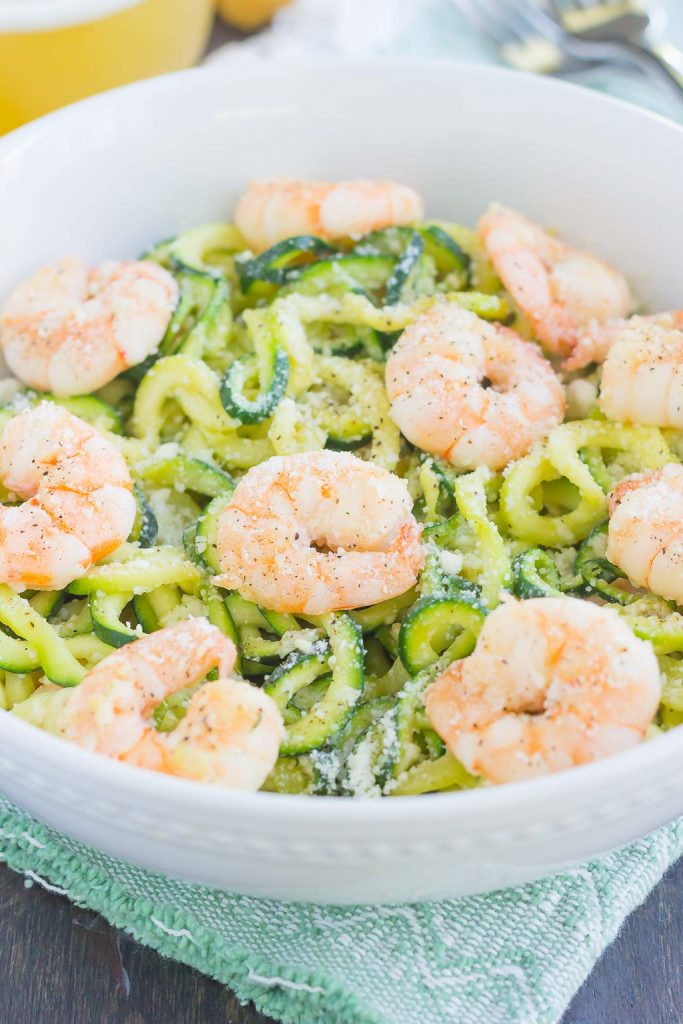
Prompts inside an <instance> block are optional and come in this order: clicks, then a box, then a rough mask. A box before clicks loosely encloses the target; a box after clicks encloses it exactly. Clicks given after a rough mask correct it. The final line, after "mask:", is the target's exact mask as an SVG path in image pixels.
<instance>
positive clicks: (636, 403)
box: [599, 317, 683, 427]
mask: <svg viewBox="0 0 683 1024" xmlns="http://www.w3.org/2000/svg"><path fill="white" fill-rule="evenodd" d="M599 401H600V408H601V409H602V411H603V412H604V413H605V415H606V416H609V418H610V419H612V420H626V421H629V422H631V423H644V424H650V425H652V426H657V427H683V330H680V329H678V328H677V327H669V326H666V325H665V324H664V323H662V321H660V320H659V319H655V320H650V319H645V318H643V317H633V318H632V319H631V320H628V321H626V322H625V324H624V326H623V327H622V329H621V330H620V333H619V337H618V339H617V340H616V341H615V342H614V344H613V345H612V347H611V348H610V349H609V351H608V353H607V356H606V359H605V362H604V364H603V367H602V379H601V381H600V400H599Z"/></svg>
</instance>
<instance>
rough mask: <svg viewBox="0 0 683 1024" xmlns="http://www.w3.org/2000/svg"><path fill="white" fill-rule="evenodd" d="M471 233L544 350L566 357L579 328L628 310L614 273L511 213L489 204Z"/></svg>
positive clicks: (629, 301)
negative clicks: (478, 238)
mask: <svg viewBox="0 0 683 1024" xmlns="http://www.w3.org/2000/svg"><path fill="white" fill-rule="evenodd" d="M477 230H478V233H479V237H480V238H481V241H482V243H483V245H484V248H485V249H486V251H487V253H488V255H489V257H490V258H491V261H492V263H493V265H494V267H495V269H496V272H497V273H498V275H499V276H500V278H501V280H502V281H503V284H504V285H505V287H506V288H507V290H508V291H509V292H510V294H511V295H512V297H513V298H514V300H515V302H516V303H517V305H518V306H519V308H520V309H521V310H522V312H523V313H525V314H526V316H527V317H528V319H529V321H530V323H531V326H532V328H533V330H534V332H535V334H536V337H537V338H538V339H539V341H541V342H542V343H543V345H544V346H545V347H546V348H547V349H548V351H550V352H552V353H555V354H557V355H568V354H569V353H570V352H571V350H572V349H573V348H574V346H575V345H576V343H577V340H578V337H579V333H580V331H581V330H582V329H583V328H586V327H592V326H593V325H594V324H602V323H605V322H606V321H607V320H611V319H614V318H618V317H624V316H626V314H627V313H628V312H629V310H630V308H631V305H632V299H631V293H630V290H629V287H628V284H627V282H626V280H625V279H624V278H623V277H622V275H621V274H620V273H618V272H617V271H616V270H613V269H612V267H610V266H608V265H607V264H606V263H603V261H602V260H600V259H598V258H597V256H593V255H591V254H590V253H586V252H580V251H579V250H577V249H571V248H570V247H569V246H568V245H565V244H564V242H560V241H559V240H558V239H556V238H553V237H552V236H551V235H549V234H547V233H546V232H545V231H543V229H542V228H540V227H538V226H537V225H536V224H533V223H532V222H531V221H529V220H527V219H526V217H523V216H522V215H521V214H519V213H515V211H514V210H509V209H507V208H506V207H504V206H499V205H498V204H497V203H496V204H494V205H493V206H491V207H489V209H488V210H487V211H486V213H485V214H484V216H483V217H482V218H481V220H480V221H479V225H478V228H477Z"/></svg>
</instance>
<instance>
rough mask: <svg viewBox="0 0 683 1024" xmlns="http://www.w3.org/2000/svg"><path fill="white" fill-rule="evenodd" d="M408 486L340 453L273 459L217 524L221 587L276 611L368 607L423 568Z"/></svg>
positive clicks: (401, 588)
mask: <svg viewBox="0 0 683 1024" xmlns="http://www.w3.org/2000/svg"><path fill="white" fill-rule="evenodd" d="M411 508H412V501H411V498H410V495H409V493H408V487H407V485H406V483H405V482H404V481H403V480H401V479H399V477H397V476H394V475H393V473H389V472H388V471H387V470H385V469H381V468H380V467H379V466H375V465H373V464H372V463H368V462H363V460H362V459H359V458H356V456H354V455H349V454H346V453H344V452H331V451H319V452H310V453H307V454H304V455H289V456H276V457H274V458H271V459H268V460H267V461H266V462H263V463H261V465H259V466H255V467H254V468H253V469H250V470H249V472H248V473H246V474H245V476H244V477H243V478H242V480H240V482H239V484H238V485H237V488H236V489H235V492H234V494H233V496H232V498H231V500H230V503H229V505H228V506H227V508H226V509H225V511H224V512H223V513H222V515H221V517H220V520H219V523H218V556H219V560H220V565H221V569H222V574H221V575H220V576H218V577H217V579H216V582H217V583H218V584H219V585H220V586H222V587H227V588H230V589H236V590H238V591H239V592H240V594H241V595H242V597H244V598H246V599H247V600H250V601H255V602H256V603H257V604H260V605H263V606H264V607H266V608H271V609H273V610H274V611H279V612H302V613H305V614H309V615H319V614H322V613H325V612H331V611H339V610H341V609H345V608H362V607H365V606H366V605H371V604H377V603H378V602H379V601H384V600H388V599H389V598H392V597H397V596H398V595H399V594H403V593H405V592H406V590H409V589H410V588H411V587H412V586H413V584H414V583H415V581H416V579H417V574H418V572H419V570H420V568H421V566H422V546H421V544H420V529H421V528H420V526H419V525H418V523H417V522H416V520H415V518H414V516H413V514H412V512H411Z"/></svg>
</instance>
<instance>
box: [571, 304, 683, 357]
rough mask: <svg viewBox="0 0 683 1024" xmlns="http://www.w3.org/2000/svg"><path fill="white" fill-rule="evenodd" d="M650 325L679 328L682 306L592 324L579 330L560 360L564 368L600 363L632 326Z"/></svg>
mask: <svg viewBox="0 0 683 1024" xmlns="http://www.w3.org/2000/svg"><path fill="white" fill-rule="evenodd" d="M648 324H649V325H650V326H651V327H652V326H653V325H654V328H655V330H656V328H657V327H659V328H662V329H663V330H664V331H668V332H681V331H683V310H680V309H672V310H669V311H668V312H666V313H654V314H652V315H650V316H633V317H630V318H629V319H628V320H608V321H607V323H605V324H594V325H593V326H592V327H590V328H588V329H587V330H584V331H581V333H580V334H579V338H578V341H577V343H576V347H575V348H574V349H573V350H572V353H571V355H570V356H569V358H568V359H566V360H565V361H564V363H563V364H562V365H563V368H564V369H565V370H569V371H572V370H582V369H584V367H586V366H588V364H589V363H604V361H605V359H606V358H607V355H608V353H609V351H610V349H611V348H612V346H613V345H616V344H617V342H619V341H621V340H622V339H623V338H624V337H629V336H630V334H631V332H632V331H633V329H634V328H635V330H636V331H640V332H642V333H643V334H645V332H647V330H648V326H647V325H648Z"/></svg>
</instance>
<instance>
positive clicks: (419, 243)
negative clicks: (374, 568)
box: [0, 221, 683, 796]
mask: <svg viewBox="0 0 683 1024" xmlns="http://www.w3.org/2000/svg"><path fill="white" fill-rule="evenodd" d="M145 258H146V259H148V260H152V261H155V262H157V263H159V264H161V265H162V266H163V267H165V268H166V269H167V270H168V271H170V272H171V273H172V274H173V275H174V277H175V279H176V281H177V284H178V295H179V297H178V301H177V306H176V308H175V311H174V313H173V315H172V317H171V320H170V323H169V325H168V328H167V330H166V333H165V336H164V338H163V341H162V342H161V345H160V346H159V350H158V351H157V352H156V353H155V354H154V355H153V356H151V357H149V358H148V359H147V360H145V362H143V363H141V364H140V365H138V366H135V367H132V368H131V369H130V370H128V371H126V372H125V373H123V374H122V375H121V376H120V377H118V378H116V379H115V380H114V381H112V382H111V383H109V384H107V385H106V386H105V387H104V388H102V389H101V390H100V391H99V392H96V393H94V394H92V395H85V396H80V397H77V398H71V399H60V398H53V397H52V396H50V395H41V394H38V393H37V392H35V391H31V390H30V389H28V388H24V387H22V386H21V385H18V384H17V386H16V388H8V390H7V391H5V392H3V395H4V398H5V404H4V406H3V407H2V408H1V409H0V425H4V424H5V423H7V422H8V421H9V420H10V419H11V417H13V416H14V415H16V414H18V413H19V412H21V411H22V410H23V409H25V408H27V407H30V406H33V405H36V404H37V403H38V402H40V401H41V400H42V399H43V398H48V399H50V400H52V401H55V402H58V403H59V404H61V405H64V406H65V407H66V408H67V409H69V410H70V411H71V412H73V413H74V414H75V415H77V416H79V417H81V418H82V419H84V420H86V421H87V422H89V423H90V424H92V425H93V426H94V427H95V428H96V429H98V430H100V431H102V432H103V433H104V434H105V435H106V436H107V438H108V439H110V440H111V441H112V443H113V444H114V445H115V446H116V447H117V448H118V450H119V451H120V452H121V453H122V455H123V457H124V459H125V460H126V462H127V463H128V465H129V467H130V471H131V476H132V478H133V480H134V485H135V486H134V493H135V500H136V508H137V516H136V521H135V525H134V528H133V531H132V533H131V535H130V537H129V538H128V541H127V542H126V543H125V544H123V545H122V546H121V547H120V548H119V549H118V550H116V551H115V552H114V553H113V554H112V555H110V556H109V557H107V558H104V559H101V560H100V561H99V562H98V563H97V564H95V565H94V566H93V567H92V568H91V569H90V570H89V571H88V572H86V573H85V575H84V576H82V577H81V578H79V579H77V580H75V581H74V582H73V583H71V584H70V585H69V586H68V587H67V588H66V589H65V590H64V591H63V592H49V593H35V592H31V591H28V592H26V593H23V594H16V593H15V592H14V591H12V590H11V589H10V588H9V587H7V586H4V585H3V586H0V709H2V710H5V711H11V712H12V713H13V714H16V715H19V716H20V717H22V718H24V719H25V720H26V721H29V722H32V723H33V724H34V725H36V726H39V727H41V728H44V729H48V730H51V729H54V728H55V721H56V715H57V713H58V711H59V708H60V706H61V705H62V704H63V702H64V700H65V699H66V694H68V688H69V687H73V686H77V685H78V684H79V682H80V681H81V680H82V679H83V677H84V676H85V675H86V673H87V672H88V670H89V669H90V668H92V667H93V666H94V665H95V664H97V662H98V661H100V660H101V659H102V658H103V657H105V656H106V655H107V654H110V653H111V652H112V651H114V650H116V649H117V648H120V647H122V646H124V645H126V644H128V643H131V642H134V641H135V640H136V639H137V638H138V637H140V636H141V635H143V634H146V633H152V632H155V631H156V630H158V629H161V628H163V627H165V626H169V625H172V624H173V623H176V622H178V621H180V620H182V619H186V618H189V617H193V616H204V617H206V618H208V619H209V620H210V621H211V622H212V623H213V624H214V625H215V626H217V627H218V628H219V629H220V630H221V631H222V632H223V633H224V634H225V635H226V636H228V637H230V639H232V640H233V642H234V643H235V645H236V647H237V662H236V669H235V670H236V671H237V672H238V673H240V674H241V675H242V676H243V677H244V678H245V679H247V680H248V681H249V682H251V683H252V684H253V685H256V686H262V687H264V689H265V690H266V692H267V693H268V694H270V696H271V697H272V698H273V700H274V701H275V703H276V704H277V706H278V708H279V710H280V712H281V713H282V716H283V720H284V723H285V730H286V735H285V739H284V741H283V743H282V746H281V750H280V758H279V760H278V762H277V764H276V766H275V769H274V770H273V772H272V773H271V775H270V776H269V778H268V779H267V780H266V783H265V785H264V787H263V788H264V789H265V790H268V791H271V792H278V793H308V794H328V795H351V796H354V795H366V796H368V795H369V796H378V795H390V796H405V795H417V794H421V793H426V792H437V791H443V790H462V789H467V788H470V787H472V786H476V785H479V784H480V780H479V779H477V778H475V777H474V776H472V775H470V774H469V773H468V772H467V771H466V770H465V768H464V767H463V766H462V764H460V762H459V761H457V760H456V759H455V758H454V757H453V756H452V754H451V753H449V752H448V751H447V750H446V748H445V746H444V744H443V743H442V741H441V740H440V739H439V737H438V735H437V733H436V732H435V731H434V729H433V728H432V727H431V725H430V722H429V720H428V718H427V715H426V712H425V707H424V700H423V696H424V692H425V689H426V687H427V685H428V684H429V683H430V682H431V681H432V680H434V679H435V678H436V677H437V676H438V675H439V674H440V673H442V672H443V671H444V670H445V669H446V668H447V667H448V665H449V664H451V663H452V662H453V661H454V660H456V659H460V658H464V657H467V656H468V655H469V654H470V653H471V652H472V650H473V649H474V647H475V645H476V642H477V637H478V634H479V632H480V630H481V628H482V625H483V623H484V622H485V620H486V616H487V615H488V614H489V613H490V612H491V611H492V610H493V609H494V608H495V607H496V606H497V605H498V604H499V603H500V601H501V599H502V598H504V597H505V595H506V593H512V594H514V595H515V596H516V597H517V598H519V599H521V600H524V599H527V598H532V597H539V596H557V595H561V594H575V595H579V596H582V597H584V598H587V599H591V600H599V601H601V602H607V603H609V604H610V605H611V606H613V607H614V608H615V609H616V610H617V611H618V613H619V615H621V616H622V617H623V618H624V620H625V621H626V622H627V623H628V624H629V625H630V627H631V628H632V629H633V631H634V632H635V633H636V634H637V635H638V636H639V637H642V638H644V639H647V640H648V641H650V642H651V643H652V645H653V647H654V650H655V652H656V654H657V656H658V658H659V663H660V668H661V672H662V678H663V693H662V703H661V707H660V711H659V717H658V719H657V726H658V727H659V728H660V729H666V728H671V727H673V726H675V725H678V724H683V614H682V613H680V612H679V611H678V610H677V609H676V607H675V606H674V605H673V604H672V603H671V602H667V601H664V600H663V599H661V598H658V597H655V596H654V595H651V594H648V593H645V592H643V591H635V590H634V588H632V587H630V585H629V584H628V581H627V580H625V578H624V576H623V574H622V573H621V572H620V571H619V570H618V569H617V567H616V566H614V565H612V564H611V563H610V562H609V561H607V559H606V557H605V541H606V521H607V516H608V494H609V492H610V491H611V489H612V487H613V486H614V485H615V483H617V482H618V481H619V480H621V479H623V478H624V477H625V476H627V475H628V474H629V473H634V472H639V471H642V470H646V469H658V468H661V467H663V466H665V465H666V464H667V463H670V462H673V461H679V454H678V453H679V452H680V451H683V441H682V440H681V437H682V436H683V435H680V434H676V433H675V432H673V431H660V430H658V429H657V428H655V427H646V426H628V425H623V424H618V423H612V422H610V421H608V420H606V419H604V418H603V417H602V416H601V414H600V413H598V412H595V411H593V412H591V414H590V418H585V419H572V421H571V422H565V423H563V424H561V425H560V426H557V427H555V428H554V429H552V430H551V431H550V432H549V433H548V435H547V437H546V438H545V439H544V440H543V441H542V442H541V443H539V444H537V445H536V446H535V447H534V448H533V449H532V450H531V451H530V452H529V453H528V454H527V455H525V456H524V457H523V458H520V459H519V460H517V461H516V462H513V463H511V464H510V465H508V466H507V467H506V468H505V469H504V470H503V471H502V473H492V472H491V471H490V470H488V469H486V468H479V469H476V470H474V471H470V472H461V471H459V470H456V469H455V468H454V467H453V466H451V465H450V464H448V463H446V462H444V461H443V460H441V459H439V458H436V457H433V456H430V455H428V454H426V453H424V452H421V451H420V450H418V449H417V448H416V447H414V446H413V445H412V444H410V443H408V441H407V440H406V439H405V438H403V437H402V435H401V433H400V432H399V429H398V427H397V426H396V424H395V423H394V420H393V419H392V416H391V406H390V402H389V398H388V395H387V391H386V388H385V384H384V364H385V361H386V358H387V355H388V353H389V352H390V350H391V348H392V346H393V344H394V343H395V341H396V339H397V337H398V336H399V335H400V333H401V332H402V331H403V330H404V329H405V328H406V327H408V326H409V325H410V324H412V323H413V322H414V321H415V319H416V318H417V317H419V316H420V315H422V314H423V313H425V312H427V311H428V310H429V309H430V308H431V307H432V306H433V305H434V303H435V302H437V301H440V302H449V303H453V304H454V305H456V306H458V307H459V308H461V309H463V310H468V311H471V312H473V313H476V314H477V315H478V316H479V317H481V318H483V319H485V320H490V321H500V322H505V323H508V324H513V325H514V327H515V328H516V329H517V330H518V331H520V333H522V334H524V335H525V336H530V329H529V325H528V323H527V322H526V321H525V318H524V317H523V316H522V314H521V313H520V312H519V311H518V310H517V309H516V308H515V307H514V305H513V303H512V302H511V299H510V297H509V296H508V295H507V294H506V293H505V292H504V290H503V288H502V285H501V283H500V281H499V279H498V277H497V275H496V274H495V272H494V270H493V268H492V266H491V264H490V262H489V260H488V258H487V256H486V253H485V251H484V249H483V248H482V246H481V243H480V242H479V240H478V239H477V237H476V235H475V234H474V233H473V232H472V231H470V230H469V229H468V228H465V227H462V226H461V225H458V224H452V223H450V222H445V221H430V222H427V223H425V224H422V225H418V226H417V227H416V228H404V227H402V228H389V229H386V230H385V231H375V232H372V233H371V234H370V235H368V236H366V237H365V238H361V239H359V240H357V241H353V240H350V239H346V240H343V241H341V242H339V243H337V244H335V245H331V244H330V243H328V242H326V241H324V240H322V239H319V238H315V237H313V236H297V237H294V238H291V239H286V240H285V241H284V242H280V243H278V244H277V245H275V246H273V247H272V248H271V249H269V250H268V251H267V252H264V253H262V254H260V255H258V256H254V255H253V254H252V253H250V252H249V251H248V250H247V247H246V243H245V241H244V239H243V238H242V237H241V235H240V234H239V232H238V231H237V229H236V228H235V227H234V226H233V225H231V224H223V223H215V224H208V225H205V226H201V227H198V228H195V229H193V230H191V231H187V232H185V233H183V234H181V235H178V236H177V237H175V238H172V239H170V240H168V241H165V242H163V243H160V244H159V245H157V246H156V247H154V248H153V249H151V250H150V251H149V252H148V253H147V254H146V257H145ZM583 377H584V378H585V379H588V378H589V377H590V380H591V382H593V381H595V378H596V374H595V371H594V370H591V369H590V368H589V370H588V371H586V372H585V373H584V374H583ZM577 379H581V378H577ZM668 442H670V445H671V447H670V445H669V443H668ZM321 448H330V449H333V450H337V451H353V452H354V453H355V454H356V455H358V456H359V457H360V458H363V459H367V460H370V461H372V462H374V463H376V464H377V465H378V466H381V467H383V468H384V469H387V470H390V471H392V472H394V473H397V474H398V475H400V476H402V477H403V478H404V479H405V480H406V481H407V483H408V486H409V489H410V492H411V495H412V498H413V500H414V512H415V515H416V517H417V518H418V520H420V522H421V523H422V525H423V547H424V553H425V559H424V567H423V569H422V571H421V574H420V577H419V579H418V581H417V584H416V586H415V587H414V588H412V589H411V590H410V591H408V592H407V593H406V594H403V595H401V596H400V597H398V598H393V599H392V600H389V601H384V602H382V603H381V604H377V605H375V606H373V607H370V608H361V609H356V610H353V611H350V612H340V613H337V614H331V615H322V616H306V615H299V614H296V615H294V614H280V613H276V612H273V611H272V610H270V609H268V608H264V607H259V606H258V605H256V604H254V603H252V602H250V601H247V600H245V599H244V598H242V597H241V596H240V595H239V594H237V593H236V592H230V591H226V590H223V589H221V588H220V587H218V586H217V585H216V580H215V577H216V576H217V574H218V573H219V571H220V562H219V559H218V551H217V524H218V519H219V517H220V514H221V512H222V511H223V510H224V508H225V507H226V504H227V503H228V502H229V501H230V496H231V495H232V493H233V490H234V488H235V485H236V483H237V482H238V481H239V479H240V478H241V476H242V475H243V474H244V473H245V472H246V471H247V470H248V469H249V468H251V467H253V466H256V465H258V464H259V463H261V462H263V461H264V460H265V459H268V458H269V457H271V456H272V455H288V454H293V453H301V452H309V451H317V450H319V449H321ZM674 453H676V454H674ZM2 497H3V499H4V500H5V501H11V500H12V497H11V495H9V494H7V493H5V492H3V495H2ZM195 689H196V687H195V688H185V689H181V690H179V691H178V692H177V693H175V694H172V695H171V696H170V697H168V698H166V700H164V701H163V702H162V703H161V704H160V705H159V706H158V707H157V708H156V710H155V712H154V715H153V720H154V724H155V727H156V728H157V729H158V730H159V731H161V732H170V731H172V730H173V729H174V728H175V727H176V726H177V725H178V723H179V722H180V721H181V720H182V719H183V717H184V715H185V713H186V709H187V705H188V702H189V700H190V698H191V696H192V694H193V693H194V690H195Z"/></svg>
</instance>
